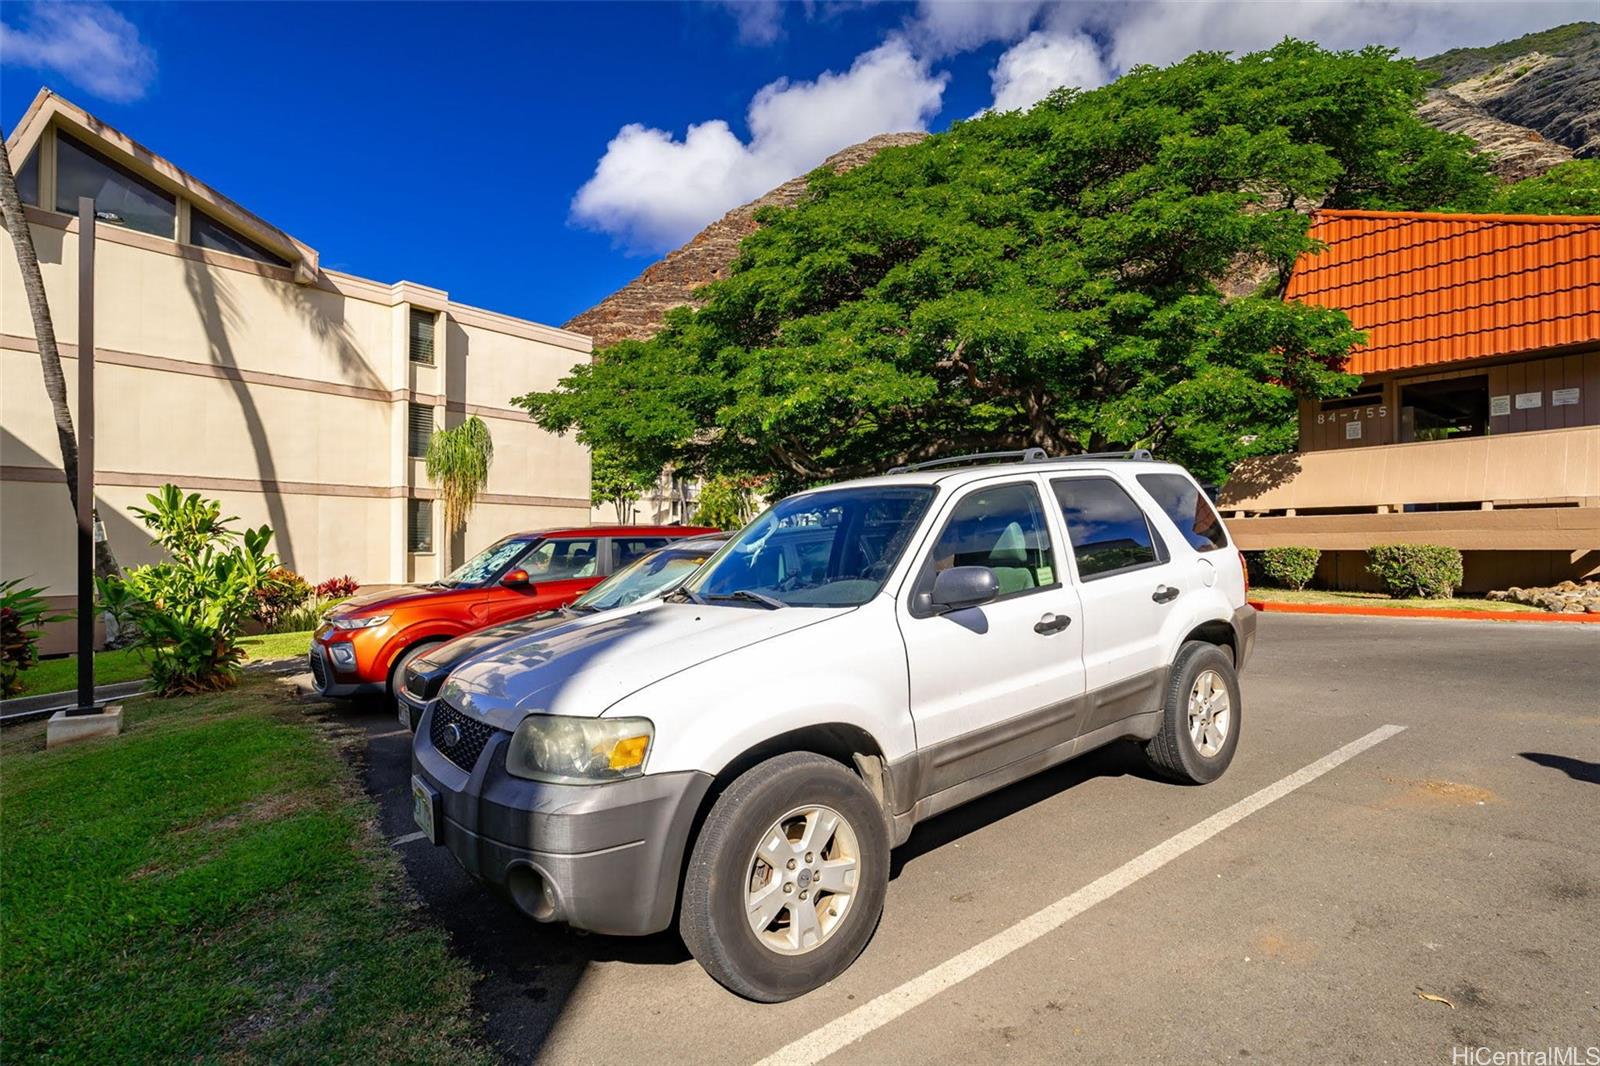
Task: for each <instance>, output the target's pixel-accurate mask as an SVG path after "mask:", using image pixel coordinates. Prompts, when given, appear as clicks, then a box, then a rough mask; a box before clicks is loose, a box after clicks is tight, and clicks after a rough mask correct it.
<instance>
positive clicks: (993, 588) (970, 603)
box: [928, 566, 1000, 614]
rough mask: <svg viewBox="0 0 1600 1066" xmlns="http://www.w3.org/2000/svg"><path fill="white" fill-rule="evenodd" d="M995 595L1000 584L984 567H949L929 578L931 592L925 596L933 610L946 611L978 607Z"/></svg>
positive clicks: (942, 612)
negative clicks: (931, 583) (931, 578)
mask: <svg viewBox="0 0 1600 1066" xmlns="http://www.w3.org/2000/svg"><path fill="white" fill-rule="evenodd" d="M998 595H1000V583H999V582H998V581H996V580H995V577H994V571H993V570H990V569H989V568H988V567H987V566H952V567H951V568H950V569H948V570H943V571H940V573H939V576H938V577H936V578H934V579H933V592H932V594H931V595H930V596H929V597H928V598H929V600H931V601H932V604H931V605H932V607H933V609H934V610H935V611H938V612H939V613H940V614H946V613H948V612H950V611H959V610H961V609H962V608H964V607H977V606H980V605H981V604H985V603H988V602H989V601H990V600H992V599H994V598H995V597H996V596H998Z"/></svg>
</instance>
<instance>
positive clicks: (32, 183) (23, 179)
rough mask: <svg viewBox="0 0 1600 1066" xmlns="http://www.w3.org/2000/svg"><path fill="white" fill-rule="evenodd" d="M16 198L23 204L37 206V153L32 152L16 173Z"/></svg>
mask: <svg viewBox="0 0 1600 1066" xmlns="http://www.w3.org/2000/svg"><path fill="white" fill-rule="evenodd" d="M15 176H16V179H17V198H18V199H19V200H21V201H22V202H23V203H25V204H32V205H33V206H34V207H38V206H39V153H38V152H34V153H33V154H32V155H30V156H29V157H28V158H27V159H26V160H25V161H24V162H23V164H22V169H21V170H19V171H17V173H16V175H15Z"/></svg>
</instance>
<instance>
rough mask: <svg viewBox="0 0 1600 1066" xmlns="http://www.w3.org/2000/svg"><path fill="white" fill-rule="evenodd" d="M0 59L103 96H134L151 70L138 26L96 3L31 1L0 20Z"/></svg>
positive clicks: (148, 80)
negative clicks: (12, 19)
mask: <svg viewBox="0 0 1600 1066" xmlns="http://www.w3.org/2000/svg"><path fill="white" fill-rule="evenodd" d="M0 60H3V61H4V62H5V63H7V64H15V65H17V66H24V67H34V68H36V69H41V70H49V71H54V72H55V73H57V74H59V75H61V76H62V77H63V78H65V79H67V80H68V81H70V82H71V83H72V84H74V85H76V86H78V87H79V88H80V89H84V90H86V91H88V92H90V93H93V94H94V95H95V96H99V97H102V98H104V99H107V100H117V101H126V100H137V99H139V98H140V97H141V96H143V95H144V94H145V90H146V89H148V88H149V87H150V83H151V82H153V81H154V80H155V76H156V55H155V52H153V51H152V50H151V49H150V48H149V46H148V45H146V44H145V43H144V42H143V41H141V40H140V39H139V29H138V27H136V26H135V25H134V24H133V23H131V22H129V21H128V20H127V19H126V18H124V17H123V16H122V15H121V14H120V13H118V12H117V11H116V10H114V9H113V8H111V7H109V6H107V5H106V4H98V3H87V4H66V3H56V4H45V3H36V4H34V5H32V6H31V7H29V8H27V9H26V10H25V12H24V13H23V15H22V17H21V19H20V20H19V23H18V24H17V25H12V24H11V23H9V22H6V23H0Z"/></svg>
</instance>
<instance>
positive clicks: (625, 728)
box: [506, 714, 655, 785]
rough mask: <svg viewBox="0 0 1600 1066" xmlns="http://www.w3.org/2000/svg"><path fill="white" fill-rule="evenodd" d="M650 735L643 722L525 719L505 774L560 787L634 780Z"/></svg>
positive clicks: (541, 716)
mask: <svg viewBox="0 0 1600 1066" xmlns="http://www.w3.org/2000/svg"><path fill="white" fill-rule="evenodd" d="M654 735H655V727H654V726H653V725H651V724H650V720H649V719H648V718H565V717H561V716H559V715H550V714H535V715H530V716H529V717H527V718H524V719H523V720H522V724H521V725H520V726H518V727H517V731H516V732H515V733H513V734H512V736H511V743H510V745H508V746H507V748H506V772H507V773H509V774H512V775H514V776H516V777H525V778H527V779H528V780H530V781H552V782H556V783H559V784H564V785H591V784H596V783H598V782H601V781H616V780H619V779H621V778H624V777H637V776H639V775H640V774H642V773H644V758H645V756H646V755H647V754H649V751H650V740H651V738H652V737H653V736H654Z"/></svg>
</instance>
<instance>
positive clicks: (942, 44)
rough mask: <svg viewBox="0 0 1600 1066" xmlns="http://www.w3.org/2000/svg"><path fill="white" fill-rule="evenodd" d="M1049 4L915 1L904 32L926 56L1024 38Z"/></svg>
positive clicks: (986, 0) (1032, 1) (1013, 0)
mask: <svg viewBox="0 0 1600 1066" xmlns="http://www.w3.org/2000/svg"><path fill="white" fill-rule="evenodd" d="M1051 7H1052V5H1051V4H1049V3H1045V2H1044V0H919V2H918V4H917V10H916V14H915V15H913V16H912V18H911V20H910V22H909V24H908V25H907V27H906V32H907V34H908V35H909V36H910V38H911V40H912V41H913V42H914V43H915V44H916V46H917V51H918V53H919V54H921V55H925V56H928V57H930V58H935V59H936V58H939V57H941V56H947V55H954V54H956V53H957V52H967V51H970V50H972V49H974V48H982V47H983V46H984V45H986V44H988V43H990V42H991V41H1016V40H1021V39H1022V38H1023V37H1025V36H1026V35H1027V33H1028V31H1029V30H1030V29H1032V28H1033V24H1034V22H1035V21H1036V20H1037V19H1038V18H1039V17H1040V15H1041V14H1043V13H1044V12H1046V11H1048V10H1049V9H1050V8H1051Z"/></svg>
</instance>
